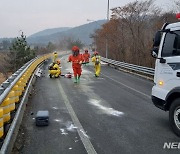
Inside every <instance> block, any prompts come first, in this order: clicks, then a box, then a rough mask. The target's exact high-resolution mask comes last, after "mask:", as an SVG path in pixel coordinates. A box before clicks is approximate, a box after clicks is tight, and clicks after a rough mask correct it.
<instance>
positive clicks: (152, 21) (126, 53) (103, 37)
mask: <svg viewBox="0 0 180 154" xmlns="http://www.w3.org/2000/svg"><path fill="white" fill-rule="evenodd" d="M174 4H175V6H176V8H177V10H179V11H180V2H179V1H175V3H174ZM111 11H112V14H111V19H110V21H108V22H107V23H106V24H104V25H103V26H102V28H101V29H98V30H97V31H96V32H95V33H94V34H93V38H94V41H95V44H96V45H97V50H98V51H99V52H100V53H101V55H102V56H105V55H106V42H107V45H108V51H109V52H108V58H111V59H115V60H119V61H124V62H127V63H132V64H137V65H143V66H148V67H154V59H153V58H152V57H151V56H150V50H151V49H152V43H153V37H154V34H155V32H156V31H157V30H159V29H161V27H162V25H163V24H164V23H165V22H168V23H172V22H176V21H177V19H176V17H175V9H174V10H171V11H168V12H163V11H162V9H161V8H159V7H157V6H155V5H154V3H153V1H152V0H147V1H134V2H132V3H128V4H127V5H125V6H122V7H116V8H113V9H111Z"/></svg>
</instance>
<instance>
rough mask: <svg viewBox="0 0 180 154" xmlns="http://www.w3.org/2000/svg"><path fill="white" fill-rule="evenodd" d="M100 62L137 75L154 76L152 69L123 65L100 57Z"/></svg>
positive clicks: (123, 63)
mask: <svg viewBox="0 0 180 154" xmlns="http://www.w3.org/2000/svg"><path fill="white" fill-rule="evenodd" d="M101 60H102V61H103V62H106V63H108V64H111V65H113V66H117V67H120V68H123V69H127V70H130V71H135V72H138V73H143V74H145V75H151V76H154V69H153V68H149V67H144V66H139V65H134V64H129V63H125V62H120V61H116V60H112V59H107V58H104V57H101Z"/></svg>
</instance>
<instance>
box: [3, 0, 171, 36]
mask: <svg viewBox="0 0 180 154" xmlns="http://www.w3.org/2000/svg"><path fill="white" fill-rule="evenodd" d="M134 1H135V0H109V2H110V8H113V7H118V6H124V5H126V4H127V3H129V2H134ZM142 1H143V0H142ZM173 1H174V0H155V4H156V5H158V6H160V7H163V9H166V10H168V9H171V8H172V7H173ZM107 2H108V0H0V38H4V37H17V36H19V35H20V33H21V31H23V32H24V33H25V35H26V36H29V35H31V34H33V33H36V32H39V31H42V30H44V29H49V28H57V27H75V26H79V25H82V24H86V23H88V21H87V19H90V20H100V19H106V18H107Z"/></svg>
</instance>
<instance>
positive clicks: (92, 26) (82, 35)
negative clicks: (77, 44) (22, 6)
mask: <svg viewBox="0 0 180 154" xmlns="http://www.w3.org/2000/svg"><path fill="white" fill-rule="evenodd" d="M105 22H106V20H98V21H95V22H91V23H88V24H84V25H81V26H78V27H74V28H71V29H69V30H66V31H62V32H57V33H54V34H50V35H44V36H38V35H37V36H36V35H35V36H33V37H32V35H31V37H28V38H27V41H28V43H30V44H47V43H48V42H53V43H57V42H59V40H62V39H63V38H64V37H71V38H73V39H79V40H81V41H82V42H83V43H84V44H90V43H92V39H91V38H89V36H90V34H92V33H94V31H95V30H96V29H99V28H101V25H103V24H104V23H105ZM53 30H54V29H49V33H51V31H53ZM36 34H37V33H36Z"/></svg>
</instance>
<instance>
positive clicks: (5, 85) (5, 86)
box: [2, 81, 10, 89]
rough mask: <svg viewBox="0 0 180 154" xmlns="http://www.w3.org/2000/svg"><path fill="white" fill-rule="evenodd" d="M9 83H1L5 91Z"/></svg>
mask: <svg viewBox="0 0 180 154" xmlns="http://www.w3.org/2000/svg"><path fill="white" fill-rule="evenodd" d="M9 84H10V83H9V82H8V81H4V82H3V83H2V86H3V87H4V88H5V89H6V88H7V87H8V86H9Z"/></svg>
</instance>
